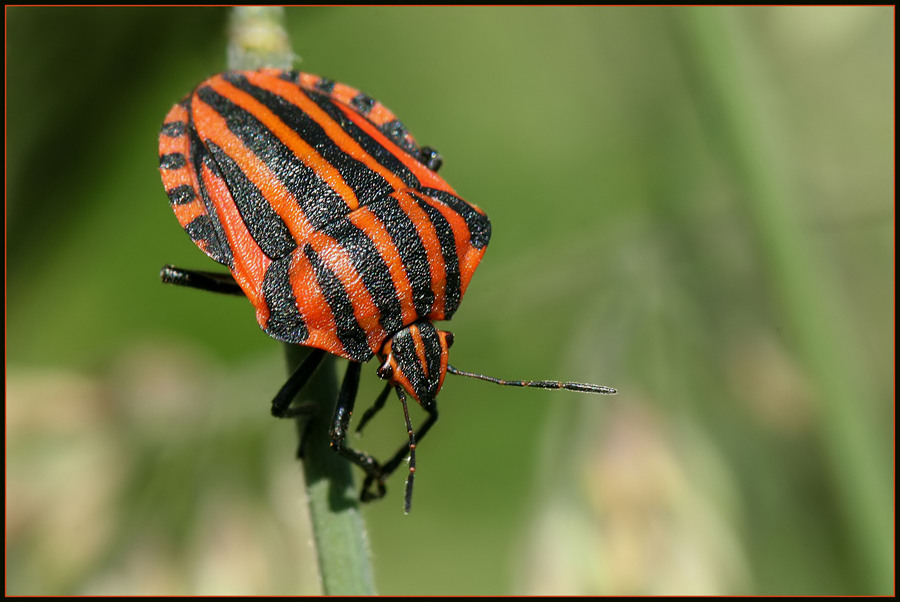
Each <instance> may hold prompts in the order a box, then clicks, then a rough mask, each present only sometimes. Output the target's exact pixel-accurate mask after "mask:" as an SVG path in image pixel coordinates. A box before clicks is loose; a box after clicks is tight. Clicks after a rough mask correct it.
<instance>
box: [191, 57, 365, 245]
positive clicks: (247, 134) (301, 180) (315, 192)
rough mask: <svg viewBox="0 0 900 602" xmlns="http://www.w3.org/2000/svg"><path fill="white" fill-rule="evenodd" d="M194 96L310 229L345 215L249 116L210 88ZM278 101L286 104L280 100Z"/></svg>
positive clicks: (324, 186)
mask: <svg viewBox="0 0 900 602" xmlns="http://www.w3.org/2000/svg"><path fill="white" fill-rule="evenodd" d="M231 77H232V79H235V80H236V81H244V82H245V85H246V86H247V87H250V88H253V89H254V90H258V91H259V93H260V94H262V93H263V92H265V91H263V90H260V89H259V88H254V87H253V86H249V84H246V79H245V78H243V76H237V75H234V74H231ZM197 95H198V96H199V97H200V99H201V100H202V101H203V102H205V103H206V104H208V105H209V106H210V107H212V108H213V109H214V110H216V111H217V112H218V113H219V114H220V115H221V116H222V117H223V118H224V119H225V121H226V123H227V125H228V129H229V130H230V131H231V132H232V133H233V134H234V135H235V136H237V137H238V138H239V139H240V140H241V142H243V143H244V144H245V145H246V146H247V148H248V149H250V151H251V152H253V153H254V154H256V155H257V157H259V159H260V160H261V161H262V162H264V163H265V164H266V165H267V166H268V168H269V170H270V171H271V172H272V173H273V174H274V175H275V176H276V177H277V178H278V179H279V180H281V181H282V183H283V184H284V186H285V188H287V190H288V191H289V192H290V193H291V194H292V195H293V196H294V198H296V199H297V202H298V204H299V206H300V208H301V210H302V211H303V213H304V214H305V216H306V219H307V220H309V222H310V224H311V225H312V226H313V227H314V228H316V229H317V230H321V229H322V228H324V227H325V226H327V225H328V224H330V223H332V222H334V221H335V220H337V219H340V218H341V217H342V216H344V215H346V214H347V213H348V212H349V208H348V207H347V204H346V203H345V202H344V200H343V199H342V198H341V196H340V195H339V194H338V193H336V192H335V191H334V190H333V189H332V188H331V187H330V186H329V185H328V183H326V182H324V181H323V180H321V179H320V178H319V177H318V176H317V175H316V174H315V172H314V171H313V170H312V169H310V168H309V167H307V166H306V165H305V164H304V163H303V162H302V161H301V160H300V159H299V158H298V157H297V156H296V155H295V154H294V153H293V151H291V149H289V148H288V147H287V146H286V145H285V144H284V143H283V142H282V141H281V140H280V139H279V138H278V137H277V136H276V135H275V134H273V133H272V132H271V131H269V129H268V128H266V127H265V126H264V125H263V124H262V123H261V122H260V121H259V120H258V119H257V118H256V117H254V116H253V115H252V114H251V113H248V112H247V111H245V110H243V109H241V108H240V107H238V106H237V105H235V104H234V103H233V102H231V100H229V99H227V98H225V97H224V96H221V95H220V94H218V93H216V92H215V91H214V90H213V89H212V88H209V87H202V88H200V89H199V90H198V91H197ZM270 96H274V95H270ZM274 98H279V97H274ZM280 100H281V102H282V103H285V104H287V102H286V101H284V100H283V99H280ZM273 102H274V101H273ZM270 108H271V107H270ZM301 113H302V112H301ZM292 127H293V125H292ZM317 127H318V126H317ZM319 129H320V130H321V128H319ZM323 136H324V132H323ZM326 138H327V137H326Z"/></svg>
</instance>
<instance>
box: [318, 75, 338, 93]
mask: <svg viewBox="0 0 900 602" xmlns="http://www.w3.org/2000/svg"><path fill="white" fill-rule="evenodd" d="M334 83H335V82H334V80H333V79H328V78H327V77H323V78H321V79H319V81H317V82H316V90H319V91H320V92H324V93H325V94H331V93H332V92H334Z"/></svg>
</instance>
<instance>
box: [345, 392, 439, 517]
mask: <svg viewBox="0 0 900 602" xmlns="http://www.w3.org/2000/svg"><path fill="white" fill-rule="evenodd" d="M397 395H398V396H399V397H400V401H401V402H402V403H403V410H404V416H405V418H406V421H407V430H408V431H409V442H407V443H405V444H404V445H402V446H401V447H400V449H398V450H397V453H396V454H394V457H393V458H391V459H390V460H388V461H387V462H386V463H385V464H384V466H382V467H381V471H380V473H379V474H377V475H368V476H366V480H365V482H364V483H363V488H362V495H361V496H360V499H361V500H363V501H368V500H375V499H378V498H380V497H382V496H384V480H385V479H386V478H387V477H389V476H390V475H391V473H393V472H394V471H395V470H397V467H398V466H400V464H401V463H402V462H403V460H405V459H406V456H407V455H409V456H410V474H409V479H408V480H407V482H406V512H409V507H410V503H411V502H412V481H413V473H414V471H415V468H416V467H415V457H414V454H413V452H414V450H415V446H416V445H417V444H418V443H419V442H421V441H422V439H424V438H425V434H426V433H428V431H429V430H431V427H432V426H434V423H435V422H437V419H438V410H437V403H436V402H432V403H430V404H428V405H426V406H424V408H425V410H426V411H427V412H428V418H426V419H425V422H423V423H422V426H421V427H420V428H419V430H418V431H416V432H413V430H412V428H411V427H410V426H409V414H408V413H407V412H406V399H405V396H404V395H403V392H402V391H401V390H400V388H399V387H398V388H397ZM373 483H374V484H377V486H378V491H379V492H380V495H376V494H374V493H370V492H369V488H370V487H372V485H373Z"/></svg>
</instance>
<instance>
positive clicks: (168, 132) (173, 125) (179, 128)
mask: <svg viewBox="0 0 900 602" xmlns="http://www.w3.org/2000/svg"><path fill="white" fill-rule="evenodd" d="M186 131H187V124H186V123H185V122H183V121H170V122H168V123H164V124H163V126H162V127H161V128H160V129H159V133H160V134H162V135H163V136H169V137H170V138H178V137H180V136H184V133H185V132H186Z"/></svg>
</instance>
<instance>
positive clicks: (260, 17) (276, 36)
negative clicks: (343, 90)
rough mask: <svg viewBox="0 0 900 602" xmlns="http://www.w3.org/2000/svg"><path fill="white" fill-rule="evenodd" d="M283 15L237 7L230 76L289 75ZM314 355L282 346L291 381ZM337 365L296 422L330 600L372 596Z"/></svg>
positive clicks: (326, 370)
mask: <svg viewBox="0 0 900 602" xmlns="http://www.w3.org/2000/svg"><path fill="white" fill-rule="evenodd" d="M283 22H284V9H282V8H280V7H255V8H253V7H237V8H235V9H234V11H233V12H232V17H231V23H230V27H229V36H228V37H229V44H228V68H229V69H258V68H260V67H277V68H279V69H288V68H290V67H291V64H292V62H293V58H294V55H293V53H292V52H291V49H290V41H289V39H288V36H287V32H286V31H285V29H284V24H283ZM308 354H309V349H308V348H306V347H301V346H299V345H285V355H286V356H287V363H288V373H289V374H290V373H292V372H293V371H294V369H295V368H296V367H297V366H298V365H299V364H300V363H301V362H302V361H303V359H304V358H305V357H306V356H307V355H308ZM335 363H336V362H335V358H334V356H329V357H328V358H326V360H325V361H324V362H323V364H322V366H320V367H319V369H318V370H317V371H316V374H315V375H313V378H312V380H311V381H310V383H309V384H308V385H307V386H306V387H305V388H304V390H303V391H301V392H300V393H299V395H298V399H297V400H296V401H297V403H302V404H308V405H310V406H311V407H312V408H314V411H313V412H312V413H311V414H310V415H308V416H301V417H299V418H297V429H298V432H299V435H300V437H301V441H302V443H303V452H304V454H303V472H304V476H305V478H306V491H307V503H308V506H309V515H310V520H311V522H312V529H313V540H314V542H315V546H316V553H317V556H318V561H319V575H320V578H321V580H322V589H323V592H324V593H325V594H326V595H365V594H374V593H375V581H374V577H373V573H372V564H371V557H370V553H369V545H368V538H367V535H366V528H365V524H364V523H363V520H362V516H361V515H360V512H359V507H358V502H357V500H356V485H355V483H354V481H353V473H352V471H351V466H350V464H349V463H348V462H347V461H345V460H344V459H342V458H340V457H339V456H338V455H337V454H335V453H334V452H333V451H331V441H330V435H329V429H330V423H331V414H332V412H333V411H334V404H335V401H336V400H337V396H338V385H337V376H336V374H335Z"/></svg>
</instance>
